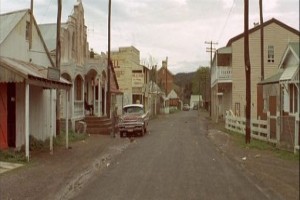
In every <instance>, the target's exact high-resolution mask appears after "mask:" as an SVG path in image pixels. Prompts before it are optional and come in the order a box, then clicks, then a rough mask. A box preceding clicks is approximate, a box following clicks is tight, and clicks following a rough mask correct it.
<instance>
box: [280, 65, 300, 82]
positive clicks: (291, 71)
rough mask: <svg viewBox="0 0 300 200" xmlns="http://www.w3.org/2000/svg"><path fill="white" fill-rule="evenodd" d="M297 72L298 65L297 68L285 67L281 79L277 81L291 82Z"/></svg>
mask: <svg viewBox="0 0 300 200" xmlns="http://www.w3.org/2000/svg"><path fill="white" fill-rule="evenodd" d="M297 70H299V65H298V66H291V67H287V68H286V69H285V70H284V72H283V74H282V75H281V77H280V78H279V81H287V80H291V79H292V78H293V77H294V76H295V74H296V73H297Z"/></svg>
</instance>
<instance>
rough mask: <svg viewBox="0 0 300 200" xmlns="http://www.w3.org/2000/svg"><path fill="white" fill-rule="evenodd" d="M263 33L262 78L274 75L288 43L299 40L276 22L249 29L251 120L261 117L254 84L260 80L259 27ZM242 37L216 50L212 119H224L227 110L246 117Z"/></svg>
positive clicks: (293, 32) (286, 27) (294, 33)
mask: <svg viewBox="0 0 300 200" xmlns="http://www.w3.org/2000/svg"><path fill="white" fill-rule="evenodd" d="M261 26H263V30H264V74H265V75H264V76H265V77H270V76H271V75H273V74H274V73H275V72H276V71H277V68H278V65H279V64H280V61H281V58H282V56H283V55H284V51H285V49H286V46H287V44H288V43H289V42H297V41H299V31H297V30H295V29H293V28H291V27H289V26H287V25H286V24H284V23H282V22H280V21H278V20H277V19H274V18H272V19H270V20H268V21H266V22H264V23H263V24H262V25H258V26H255V27H254V28H252V29H250V30H249V46H250V49H249V50H250V52H249V53H250V63H251V119H258V118H261V117H262V115H261V112H259V110H260V107H259V106H260V105H263V103H262V102H258V101H257V100H258V96H259V95H260V94H259V93H258V92H259V90H258V89H257V88H258V87H257V84H258V83H259V82H260V81H261V54H260V27H261ZM245 91H246V83H245V64H244V34H243V33H242V34H239V35H237V36H235V37H233V38H231V39H230V40H229V41H228V43H227V45H226V46H225V47H222V48H219V49H217V51H216V53H215V55H214V58H213V65H212V70H211V98H212V100H211V102H212V106H211V115H212V118H213V120H218V119H225V116H226V111H229V110H231V111H232V113H233V114H234V115H235V116H238V117H245V106H246V99H245Z"/></svg>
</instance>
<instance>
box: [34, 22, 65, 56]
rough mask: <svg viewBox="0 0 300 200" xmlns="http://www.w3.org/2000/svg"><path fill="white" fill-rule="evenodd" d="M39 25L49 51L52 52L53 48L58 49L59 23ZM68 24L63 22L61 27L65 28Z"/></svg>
mask: <svg viewBox="0 0 300 200" xmlns="http://www.w3.org/2000/svg"><path fill="white" fill-rule="evenodd" d="M38 26H39V29H40V31H41V33H42V36H43V38H44V41H45V43H46V45H47V48H48V49H49V51H50V52H51V51H53V50H56V29H57V25H56V24H55V23H51V24H39V25H38ZM66 26H67V24H66V23H61V28H65V27H66Z"/></svg>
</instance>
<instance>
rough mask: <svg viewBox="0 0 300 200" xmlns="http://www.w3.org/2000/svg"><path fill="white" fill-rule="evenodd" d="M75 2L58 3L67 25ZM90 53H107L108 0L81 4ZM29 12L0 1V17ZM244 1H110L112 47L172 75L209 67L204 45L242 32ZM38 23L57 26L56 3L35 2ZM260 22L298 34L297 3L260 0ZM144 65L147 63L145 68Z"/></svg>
mask: <svg viewBox="0 0 300 200" xmlns="http://www.w3.org/2000/svg"><path fill="white" fill-rule="evenodd" d="M77 1H78V0H62V2H63V5H62V22H66V21H67V18H68V16H69V15H70V14H71V13H72V10H73V7H74V4H76V2H77ZM82 2H83V6H84V12H85V24H86V25H87V27H88V41H89V45H90V48H93V49H94V50H95V51H96V52H98V53H100V52H107V35H108V34H107V19H108V15H107V13H108V0H82ZM249 2H250V9H249V27H250V28H252V27H253V23H254V22H259V0H249ZM29 7H30V0H0V13H1V14H2V13H6V12H10V11H14V10H20V9H25V8H29ZM243 13H244V1H243V0H112V18H111V48H112V50H117V49H118V48H119V47H124V46H131V45H133V46H135V47H136V48H137V49H138V50H139V51H140V55H141V63H142V64H143V63H144V62H147V61H149V58H150V57H152V58H154V60H155V61H156V63H150V64H158V66H159V67H160V66H161V61H162V60H163V59H165V58H166V57H168V65H169V69H170V71H171V72H173V73H174V74H176V73H178V72H191V71H195V70H196V69H197V68H198V67H199V66H209V59H210V54H209V53H208V52H206V48H207V47H209V46H208V45H207V44H205V41H213V42H217V43H218V45H216V46H215V48H220V47H223V46H225V45H226V44H227V42H228V40H229V39H230V38H232V37H234V36H236V35H238V34H240V33H242V32H243V31H244V16H243ZM34 15H35V19H36V20H37V22H38V23H39V24H40V23H56V17H57V0H34ZM263 15H264V16H263V17H264V21H267V20H269V19H271V18H276V19H278V20H279V21H281V22H283V23H285V24H287V25H288V26H291V27H293V28H295V29H297V30H299V0H263ZM145 64H146V65H147V63H145Z"/></svg>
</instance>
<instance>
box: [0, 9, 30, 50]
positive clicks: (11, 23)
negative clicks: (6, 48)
mask: <svg viewBox="0 0 300 200" xmlns="http://www.w3.org/2000/svg"><path fill="white" fill-rule="evenodd" d="M27 12H28V9H25V10H19V11H14V12H9V13H5V14H1V15H0V44H1V43H2V42H3V41H4V40H5V39H6V38H7V36H8V35H9V34H10V33H11V31H12V30H13V29H14V27H15V26H17V24H18V23H19V22H20V21H21V19H22V18H23V17H24V16H25V15H26V13H27Z"/></svg>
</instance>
